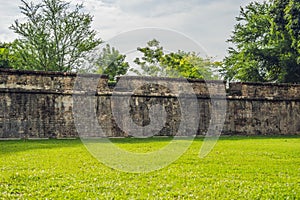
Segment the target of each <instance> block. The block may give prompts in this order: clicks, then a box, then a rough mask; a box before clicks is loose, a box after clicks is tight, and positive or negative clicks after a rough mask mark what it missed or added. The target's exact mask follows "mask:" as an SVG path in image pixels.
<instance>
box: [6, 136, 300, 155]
mask: <svg viewBox="0 0 300 200" xmlns="http://www.w3.org/2000/svg"><path fill="white" fill-rule="evenodd" d="M183 139H184V138H183ZM262 139H300V136H299V135H298V136H297V135H291V136H221V137H220V138H219V140H220V141H234V140H236V141H239V140H262ZM172 140H173V137H150V138H110V141H111V142H112V143H115V144H146V143H147V144H148V143H153V142H154V143H159V142H170V141H172ZM203 140H204V136H197V137H195V138H194V141H203ZM100 141H101V140H100ZM79 146H83V143H82V141H81V140H80V139H72V140H58V139H49V140H13V141H11V140H10V141H0V154H7V153H16V152H21V151H29V150H34V149H54V148H64V147H69V148H73V147H79Z"/></svg>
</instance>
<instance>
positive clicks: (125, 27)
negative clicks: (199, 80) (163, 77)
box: [0, 0, 250, 59]
mask: <svg viewBox="0 0 300 200" xmlns="http://www.w3.org/2000/svg"><path fill="white" fill-rule="evenodd" d="M1 1H2V2H1ZM4 2H5V3H4ZM81 2H83V4H84V6H85V10H86V11H88V12H89V13H90V14H92V15H94V22H93V28H94V29H96V30H97V31H98V32H99V36H100V37H101V38H102V39H104V40H108V39H110V38H112V37H114V36H116V35H117V34H119V33H121V32H126V31H130V30H133V29H137V28H143V27H161V28H166V29H173V30H175V31H179V32H182V33H184V34H186V35H188V36H190V37H191V38H192V39H194V40H195V41H196V42H198V43H200V44H202V45H203V46H204V48H205V49H207V53H208V54H209V55H210V56H217V58H218V59H221V58H222V57H223V56H224V55H225V54H226V49H227V46H228V44H226V42H225V41H226V40H227V39H228V38H229V36H230V33H231V30H232V29H233V26H234V24H235V17H236V16H237V15H238V13H239V7H240V6H241V5H246V4H247V3H249V2H250V0H245V1H239V0H185V1H182V0H173V1H169V0H126V1H125V0H73V1H72V3H81ZM19 4H20V1H19V0H10V1H4V0H0V10H1V14H2V17H1V19H0V41H8V40H12V39H13V38H15V37H16V35H14V34H12V31H11V30H9V29H8V26H10V25H11V24H12V23H13V21H14V19H16V18H19V17H20V14H19V13H20V11H19V9H18V6H19ZM133 39H134V38H133Z"/></svg>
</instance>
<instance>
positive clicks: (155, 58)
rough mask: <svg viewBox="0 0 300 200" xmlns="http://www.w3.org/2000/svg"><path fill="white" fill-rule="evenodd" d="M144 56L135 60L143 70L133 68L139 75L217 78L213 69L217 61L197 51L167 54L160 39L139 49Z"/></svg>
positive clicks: (179, 51)
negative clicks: (200, 54) (199, 54)
mask: <svg viewBox="0 0 300 200" xmlns="http://www.w3.org/2000/svg"><path fill="white" fill-rule="evenodd" d="M137 50H138V51H140V52H141V53H142V54H143V56H142V57H141V58H136V59H135V60H134V62H135V63H136V64H137V65H139V66H140V68H141V71H139V70H137V69H131V71H133V72H135V73H136V74H138V75H148V76H165V77H185V78H197V79H216V78H217V77H216V76H215V75H214V73H213V69H214V68H216V66H217V63H215V62H212V61H211V60H210V59H208V58H201V57H199V56H198V55H197V54H196V53H195V52H184V51H181V50H178V52H172V53H168V54H165V53H164V50H163V47H161V46H160V44H159V41H157V40H156V39H153V40H151V41H149V42H148V43H147V46H146V47H144V48H141V47H139V48H138V49H137Z"/></svg>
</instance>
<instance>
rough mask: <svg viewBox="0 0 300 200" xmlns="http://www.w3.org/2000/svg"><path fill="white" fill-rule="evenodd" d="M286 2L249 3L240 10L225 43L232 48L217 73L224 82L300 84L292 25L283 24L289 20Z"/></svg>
mask: <svg viewBox="0 0 300 200" xmlns="http://www.w3.org/2000/svg"><path fill="white" fill-rule="evenodd" d="M283 2H285V3H283ZM286 2H287V1H279V0H278V1H277V0H275V1H269V2H263V3H258V2H252V3H250V4H248V5H247V6H246V7H245V8H241V10H240V15H239V16H238V17H237V18H236V20H237V22H238V23H237V24H236V25H235V27H234V31H233V34H232V36H231V38H230V39H229V40H228V42H230V43H232V44H234V45H235V48H233V47H230V48H229V50H228V56H227V57H225V59H224V65H223V66H222V69H221V70H220V72H221V74H222V75H223V76H224V77H225V79H227V80H240V81H257V82H300V79H299V75H300V70H299V62H297V59H298V58H299V52H298V51H297V50H296V48H294V47H293V41H296V40H293V36H292V35H290V32H291V31H290V30H289V27H290V25H288V24H289V23H291V22H288V21H286V19H287V18H291V17H288V16H289V15H287V13H286V12H287V10H288V6H287V5H289V4H288V3H286ZM290 2H292V1H290ZM293 5H294V4H293ZM298 11H299V9H298ZM294 14H295V13H293V16H294V17H299V15H298V14H297V15H294ZM295 36H296V35H295ZM294 46H295V42H294Z"/></svg>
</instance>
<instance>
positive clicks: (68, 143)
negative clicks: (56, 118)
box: [0, 139, 83, 154]
mask: <svg viewBox="0 0 300 200" xmlns="http://www.w3.org/2000/svg"><path fill="white" fill-rule="evenodd" d="M82 145H83V144H82V142H81V140H80V139H73V140H57V139H49V140H9V141H0V154H8V153H17V152H22V151H30V150H35V149H36V150H37V149H54V148H64V147H78V146H82Z"/></svg>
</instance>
